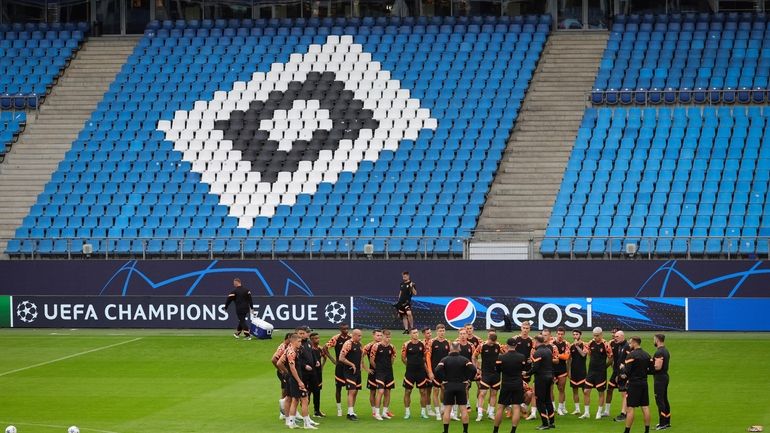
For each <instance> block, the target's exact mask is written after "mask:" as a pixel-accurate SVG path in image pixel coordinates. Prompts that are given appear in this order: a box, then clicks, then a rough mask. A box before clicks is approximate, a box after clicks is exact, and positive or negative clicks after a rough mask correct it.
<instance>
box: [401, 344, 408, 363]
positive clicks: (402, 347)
mask: <svg viewBox="0 0 770 433" xmlns="http://www.w3.org/2000/svg"><path fill="white" fill-rule="evenodd" d="M407 344H409V342H408V341H407V342H405V343H404V344H403V346H401V362H403V363H404V365H406V345H407Z"/></svg>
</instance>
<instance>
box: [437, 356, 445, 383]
mask: <svg viewBox="0 0 770 433" xmlns="http://www.w3.org/2000/svg"><path fill="white" fill-rule="evenodd" d="M435 375H436V379H438V380H439V381H441V382H443V381H444V360H443V359H442V360H441V362H439V363H438V364H437V365H436V371H435Z"/></svg>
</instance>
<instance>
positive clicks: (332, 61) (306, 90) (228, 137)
mask: <svg viewBox="0 0 770 433" xmlns="http://www.w3.org/2000/svg"><path fill="white" fill-rule="evenodd" d="M430 116H431V114H430V111H429V110H428V109H426V108H422V107H421V105H420V101H419V100H417V99H414V98H411V97H410V92H409V90H408V89H402V88H401V84H400V82H399V81H398V80H395V79H393V78H392V77H391V74H390V71H386V70H383V69H382V68H381V65H380V63H379V62H377V61H373V60H372V55H371V53H367V52H364V51H363V47H362V45H360V44H356V43H354V42H353V37H352V36H350V35H344V36H329V37H328V38H327V41H326V43H325V44H323V45H318V44H313V45H310V46H309V48H308V52H307V53H295V54H292V55H291V56H290V58H289V61H288V62H287V63H274V64H273V65H272V66H271V68H270V71H269V72H267V73H265V72H255V73H254V74H253V76H252V79H251V81H248V82H242V81H239V82H235V83H233V86H232V90H230V91H218V92H215V93H214V97H213V100H210V101H196V102H195V103H194V105H193V109H192V110H190V111H177V112H176V113H175V115H174V119H173V120H161V121H160V122H159V123H158V130H160V131H162V132H163V133H164V134H165V137H166V139H167V140H169V141H172V142H173V143H174V149H175V150H177V151H179V152H182V154H183V159H184V160H185V161H188V162H190V163H192V170H193V171H194V172H197V173H200V174H201V179H202V181H203V182H204V183H207V184H208V185H210V193H211V194H216V195H218V196H219V203H220V204H222V205H225V206H227V207H228V208H229V215H230V216H232V217H235V218H238V226H239V227H241V228H251V227H252V226H253V224H254V219H255V218H256V217H272V216H273V215H274V214H275V208H276V206H279V205H289V206H291V205H293V204H295V203H296V200H297V196H298V195H299V194H314V193H315V192H316V190H317V188H318V185H319V184H320V183H321V182H328V183H334V182H336V181H337V178H338V176H339V174H340V173H341V172H343V171H345V172H351V173H355V172H356V171H357V170H358V166H359V164H360V163H361V162H362V161H376V160H377V159H378V158H379V156H380V152H381V151H383V150H388V151H395V150H396V149H398V146H399V143H400V141H401V140H403V139H409V140H416V139H417V136H418V133H419V131H420V130H421V129H426V128H427V129H436V127H437V120H436V119H433V118H431V117H430Z"/></svg>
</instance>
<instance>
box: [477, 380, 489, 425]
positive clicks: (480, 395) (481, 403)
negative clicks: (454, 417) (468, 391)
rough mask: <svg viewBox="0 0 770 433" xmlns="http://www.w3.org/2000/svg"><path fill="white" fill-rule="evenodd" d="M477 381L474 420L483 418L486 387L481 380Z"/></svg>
mask: <svg viewBox="0 0 770 433" xmlns="http://www.w3.org/2000/svg"><path fill="white" fill-rule="evenodd" d="M477 383H478V387H479V390H478V397H477V398H476V422H478V421H481V420H482V419H484V399H485V398H486V397H487V391H488V388H487V386H486V384H482V382H477Z"/></svg>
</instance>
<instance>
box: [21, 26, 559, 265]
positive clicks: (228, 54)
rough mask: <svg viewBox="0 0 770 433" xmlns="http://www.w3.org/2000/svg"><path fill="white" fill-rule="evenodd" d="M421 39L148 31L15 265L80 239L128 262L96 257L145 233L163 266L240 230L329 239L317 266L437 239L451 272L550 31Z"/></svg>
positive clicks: (30, 221) (280, 31)
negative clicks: (384, 240) (382, 240)
mask: <svg viewBox="0 0 770 433" xmlns="http://www.w3.org/2000/svg"><path fill="white" fill-rule="evenodd" d="M376 21H377V20H375V23H376ZM420 22H421V24H417V21H415V22H414V23H410V22H409V20H405V21H399V20H394V21H390V20H386V22H385V23H383V25H381V27H382V34H379V35H375V34H374V32H372V31H370V30H374V27H376V26H377V25H378V24H371V25H370V24H367V25H362V24H361V21H358V20H343V21H333V22H332V23H331V25H328V26H327V25H326V24H325V22H324V21H319V22H318V25H316V26H313V25H312V24H307V25H306V24H305V23H302V24H297V25H294V24H292V27H281V25H282V24H281V23H283V21H277V22H275V24H277V25H276V26H272V24H271V23H266V22H260V23H261V24H260V25H256V24H255V22H254V21H252V22H250V23H248V22H247V23H243V22H238V23H232V24H236V25H237V26H236V25H234V26H221V25H220V24H222V23H221V22H220V23H216V22H211V23H205V22H198V23H190V26H189V27H188V26H187V24H185V25H180V24H179V23H173V25H171V24H169V23H167V24H160V23H159V24H158V25H157V26H155V27H156V28H155V29H153V28H150V29H149V31H148V32H147V33H146V34H145V37H144V38H143V39H142V40H141V41H140V43H139V44H138V45H137V48H136V50H135V52H134V54H133V55H132V56H131V57H130V59H129V61H128V62H127V64H126V65H124V67H123V70H122V71H121V72H120V73H119V74H118V76H117V77H116V80H115V83H113V85H112V86H111V87H110V90H109V91H108V92H107V93H106V94H105V97H104V100H103V101H102V102H101V103H99V104H98V106H97V110H96V111H95V112H94V113H93V115H92V117H91V120H89V121H88V122H87V123H86V125H85V127H84V129H83V130H82V131H81V133H80V134H79V136H78V139H77V140H76V141H75V142H74V143H73V147H72V149H71V150H70V151H69V152H68V153H67V155H66V156H65V159H64V161H62V163H61V164H60V166H59V169H58V171H57V172H56V173H55V174H54V175H53V177H52V179H51V182H50V183H49V184H48V185H47V186H46V188H45V191H44V192H43V193H42V194H41V195H40V196H39V197H38V202H37V204H36V205H35V207H34V208H33V209H32V210H31V211H30V215H29V216H28V217H27V219H26V220H25V222H24V225H23V226H22V227H21V230H20V231H19V232H18V233H17V242H15V243H13V245H11V244H9V251H10V252H11V253H13V254H22V253H25V252H28V251H29V248H36V247H34V245H42V247H40V249H39V250H37V251H38V252H40V251H43V252H44V253H50V254H59V253H61V246H62V245H63V244H62V239H61V238H67V239H69V240H74V239H76V238H79V239H90V240H95V241H98V242H106V244H104V243H100V244H98V245H97V249H99V250H100V251H108V250H109V252H110V253H117V254H135V253H136V251H137V248H138V247H139V245H141V243H136V242H135V241H134V240H132V239H125V242H120V241H116V242H112V241H104V240H103V239H104V238H108V237H114V236H116V235H120V236H124V237H127V238H138V237H143V236H145V235H146V234H147V233H148V232H143V234H142V235H139V233H138V232H137V231H141V230H152V235H153V236H156V239H155V240H154V243H153V245H161V246H162V248H161V250H158V249H157V248H155V247H153V248H152V249H151V251H152V254H169V253H172V254H174V253H177V252H182V251H185V252H188V251H189V248H188V247H187V245H198V247H196V248H198V250H200V249H201V248H200V246H201V245H202V242H204V240H203V239H200V238H201V237H210V238H211V239H215V241H213V242H217V245H222V246H225V245H235V244H236V243H237V242H236V243H232V244H231V243H230V241H229V240H228V238H229V237H231V236H233V233H234V232H233V231H234V230H239V232H238V233H240V235H243V234H245V235H247V236H249V237H250V236H257V237H260V236H264V237H267V238H276V239H278V241H276V242H278V243H279V244H280V245H279V246H278V247H276V250H277V251H278V252H283V253H290V251H289V246H296V245H298V244H300V243H302V242H306V238H308V237H318V238H327V239H318V240H317V241H318V242H324V241H326V242H328V243H327V244H326V247H325V250H324V251H326V252H335V251H336V252H339V253H344V252H346V251H348V248H349V246H347V244H345V243H344V242H343V238H344V237H350V238H356V239H351V240H350V241H346V242H350V245H354V246H355V249H356V251H358V250H361V251H362V248H363V247H362V245H364V244H366V243H367V242H372V241H374V240H375V239H374V238H376V237H391V238H392V241H393V242H392V243H389V244H387V245H388V246H387V250H388V251H391V252H399V251H401V252H414V251H415V250H414V245H415V244H414V243H413V241H412V240H411V239H409V238H411V237H412V236H415V237H419V236H424V237H426V238H441V239H440V240H439V239H436V240H435V242H433V241H430V242H429V241H428V240H427V239H426V241H425V242H426V243H425V244H424V245H425V246H427V248H428V251H433V252H437V253H442V254H457V253H458V252H459V251H461V250H462V242H452V241H451V239H458V238H461V237H463V236H467V235H468V233H470V231H471V230H472V229H473V228H474V227H475V224H476V219H477V218H478V216H479V214H480V212H481V206H482V205H483V202H484V198H485V195H486V193H487V192H488V190H489V186H490V185H491V182H492V179H493V177H494V173H495V171H496V169H497V164H498V162H499V160H500V158H501V157H502V153H503V150H504V149H505V143H506V140H507V138H508V135H509V134H510V131H511V128H512V127H513V124H514V122H515V120H516V117H517V113H518V109H519V107H520V105H521V100H522V99H523V97H524V93H525V91H526V88H527V86H528V84H529V80H530V79H531V77H532V72H533V71H534V68H535V66H536V62H537V59H538V58H539V55H540V52H541V51H542V49H543V45H544V41H545V37H546V35H547V31H548V22H547V20H543V21H542V22H541V18H539V17H534V18H526V19H522V20H521V21H518V20H508V19H504V20H498V19H486V18H482V19H481V20H476V19H471V20H467V21H466V20H457V21H452V20H446V21H444V20H441V21H440V22H437V23H432V22H430V21H424V22H423V21H422V20H421V21H420ZM289 23H291V22H289ZM430 26H435V27H436V30H437V32H436V33H428V27H430ZM162 27H165V29H164V28H162ZM308 27H311V28H314V29H315V30H317V31H316V32H315V33H312V31H311V32H308V33H306V32H305V29H306V28H308ZM324 27H328V33H329V34H328V35H323V34H322V33H324V32H323V29H324ZM193 30H194V32H193ZM201 30H207V31H201ZM245 30H248V32H246V31H245ZM335 33H336V34H335ZM313 34H314V35H313ZM159 41H160V43H159ZM236 41H237V42H238V43H235V42H236ZM247 41H248V43H247ZM402 41H416V43H415V44H413V45H412V44H404V43H402ZM223 42H224V43H226V44H225V45H222V44H223ZM241 42H242V43H241ZM193 44H194V45H193ZM193 47H194V48H193ZM405 56H409V60H407V59H406V58H405ZM222 65H226V66H227V68H225V67H224V66H222ZM41 228H42V229H43V230H44V231H43V232H42V233H40V232H35V233H33V232H32V230H39V229H41ZM110 229H113V230H122V231H121V232H119V233H118V232H110V233H108V231H109V230H110ZM73 230H74V235H73ZM81 230H88V231H87V232H81ZM126 230H128V231H126ZM172 230H176V232H175V233H173V234H172V233H171V231H172ZM204 231H205V234H203V232H204ZM108 234H109V235H108ZM102 235H104V236H102ZM240 235H239V236H240ZM39 237H40V238H43V239H46V243H45V244H42V243H41V242H38V243H34V244H32V245H33V246H32V247H30V245H31V244H29V243H28V242H37V241H33V239H32V238H35V239H38V238H39ZM172 237H179V238H189V239H188V240H189V242H185V243H184V245H181V244H180V243H179V242H176V241H173V240H172V239H171V238H172ZM100 238H102V239H100ZM157 238H160V239H157ZM290 238H296V239H295V240H291V239H290ZM38 241H39V239H38ZM48 241H51V242H48ZM295 241H296V242H295ZM206 242H208V241H206ZM249 242H252V240H249ZM253 242H255V243H250V244H249V246H248V247H245V249H246V250H249V251H256V248H255V246H258V245H263V244H260V243H258V241H253ZM362 242H363V243H362ZM428 242H429V243H428ZM284 245H285V247H284ZM319 245H320V244H319ZM54 246H56V248H55V249H56V252H54ZM359 246H360V247H361V248H359ZM380 246H382V248H380ZM163 248H165V249H163ZM260 248H262V247H260ZM312 248H315V247H310V246H308V245H306V250H305V251H308V250H309V249H312ZM458 248H459V250H458ZM375 249H376V250H377V251H385V244H377V245H376V248H375ZM216 250H217V251H224V250H223V249H222V248H219V247H217V248H216ZM143 251H144V250H143ZM228 251H229V252H240V251H241V248H240V247H239V248H238V249H231V250H228ZM291 252H292V253H293V252H296V251H294V250H292V251H291Z"/></svg>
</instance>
